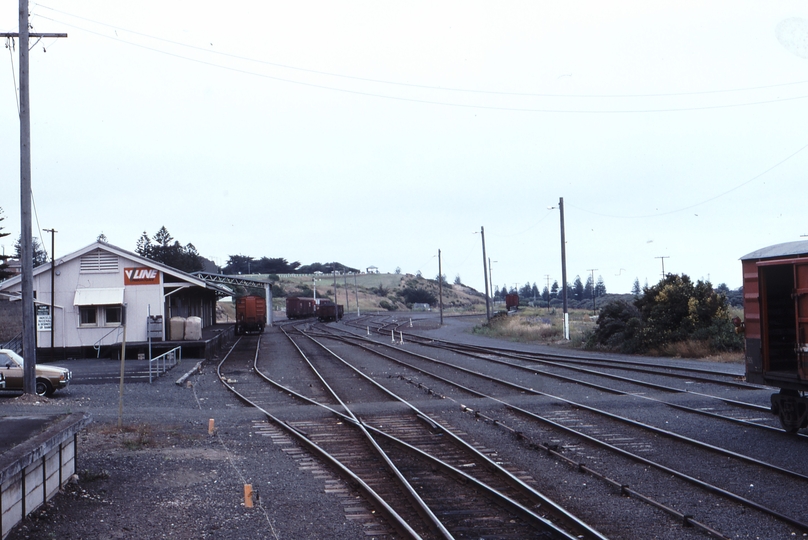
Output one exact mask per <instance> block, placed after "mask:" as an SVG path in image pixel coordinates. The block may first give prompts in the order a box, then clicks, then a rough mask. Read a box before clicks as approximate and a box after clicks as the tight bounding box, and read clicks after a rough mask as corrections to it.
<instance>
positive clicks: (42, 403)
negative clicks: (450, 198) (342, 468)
mask: <svg viewBox="0 0 808 540" xmlns="http://www.w3.org/2000/svg"><path fill="white" fill-rule="evenodd" d="M402 320H406V319H402ZM478 322H480V321H479V319H473V318H472V319H467V318H463V319H460V318H458V319H452V318H447V319H446V324H445V325H444V327H442V328H440V329H424V330H423V331H421V333H423V334H425V335H433V336H436V337H441V338H444V339H450V340H458V341H461V340H462V341H466V342H472V343H478V344H487V345H492V344H494V345H503V344H506V345H511V346H512V345H513V343H510V342H507V341H505V340H492V339H491V338H486V337H482V336H477V335H474V334H471V333H469V329H470V328H471V326H473V325H474V324H476V323H478ZM424 326H428V325H424ZM417 327H418V324H417V321H416V328H417ZM273 331H274V330H270V331H269V332H268V334H267V335H265V339H264V341H265V345H264V347H263V348H262V354H264V351H266V354H276V355H277V354H284V355H285V354H287V353H281V352H280V351H276V350H275V349H273V345H272V340H274V339H275V338H274V337H273V334H272V332H273ZM519 347H520V348H522V347H524V348H526V349H532V350H553V349H552V348H550V347H546V346H538V345H537V346H519ZM576 354H578V351H576ZM581 354H585V353H581ZM655 361H658V362H659V364H660V365H664V364H665V363H676V364H677V365H683V364H688V363H689V362H688V361H684V362H683V361H679V360H673V359H658V360H655ZM80 362H82V361H80V360H78V361H75V362H74V363H72V365H70V366H68V367H71V368H72V369H74V372H78V371H79V368H80V366H81V364H80ZM196 362H197V360H193V359H185V360H184V361H183V364H182V366H180V367H179V368H177V369H175V370H174V371H172V372H170V373H169V374H168V375H166V376H164V377H163V378H161V379H158V380H157V381H156V382H155V383H154V384H148V382H146V383H132V384H127V385H126V388H125V395H124V414H123V419H122V420H123V430H119V429H118V428H117V426H118V404H119V398H118V386H117V384H114V383H111V382H109V381H107V382H101V383H97V384H80V383H79V381H80V379H81V378H80V377H78V376H74V378H75V379H76V383H77V384H73V385H72V386H71V387H70V388H69V389H68V390H67V391H66V392H61V393H57V394H55V395H54V396H53V397H52V398H50V399H42V398H40V399H38V400H35V401H33V402H32V401H31V400H30V399H21V398H17V397H15V396H13V395H0V414H2V415H16V414H23V415H24V414H29V413H31V412H33V411H35V412H36V413H38V414H42V413H58V412H88V413H90V414H91V415H92V417H93V423H92V424H90V426H88V427H87V428H86V429H85V430H84V431H83V432H82V433H81V434H80V435H79V448H78V452H79V453H78V458H77V469H78V471H79V475H78V476H79V478H78V481H77V482H75V483H72V484H71V485H68V486H67V487H66V488H65V489H64V490H63V493H61V494H60V495H58V496H57V497H56V498H54V499H53V501H52V502H51V503H49V504H48V505H46V506H45V507H43V509H41V510H40V511H38V512H36V513H35V514H34V515H33V516H32V517H29V518H28V519H26V520H25V521H24V522H23V523H22V524H20V525H18V526H17V528H16V529H15V530H14V531H12V533H11V534H10V536H9V537H8V538H9V539H11V540H18V539H23V538H86V539H90V538H180V539H181V538H189V539H190V538H277V539H307V538H375V537H384V534H385V530H384V528H383V527H382V526H380V525H379V524H378V522H377V520H374V518H373V516H372V515H371V514H370V510H369V509H368V508H367V506H366V505H365V504H364V503H363V502H362V501H361V500H360V499H358V498H357V495H356V494H355V493H354V492H353V491H351V490H350V489H349V488H348V487H347V486H346V485H345V484H344V483H343V482H342V481H341V480H339V479H338V478H336V477H335V476H334V475H333V474H331V473H329V472H327V471H325V470H323V469H322V468H321V467H320V466H319V465H318V464H317V463H316V462H313V461H312V460H310V459H309V458H308V456H307V454H306V453H305V452H302V451H300V450H299V449H298V448H297V446H296V445H295V444H294V443H292V442H291V441H290V440H289V439H288V438H287V437H286V436H285V435H284V434H283V433H281V432H280V430H278V429H277V428H275V427H272V426H269V425H267V424H265V423H264V418H263V416H262V415H261V414H260V413H258V412H257V411H254V410H252V409H249V408H246V407H245V406H244V405H243V404H242V403H241V402H239V401H237V400H236V399H235V398H234V397H233V396H232V395H231V394H230V393H229V392H228V391H227V390H226V389H225V388H224V387H223V385H222V384H221V383H220V381H219V380H218V378H217V376H216V373H215V364H213V363H209V364H203V367H202V371H201V373H195V374H193V375H191V376H190V377H189V379H188V381H187V384H185V385H183V386H177V385H176V384H175V382H174V381H175V380H177V379H178V378H179V377H180V375H182V373H183V371H184V370H187V369H190V368H191V367H192V366H193V365H194V364H196ZM63 364H64V365H67V364H68V363H63ZM693 364H696V362H693ZM290 365H291V364H290ZM380 365H381V364H380ZM698 365H699V366H700V367H704V366H705V365H709V364H705V363H704V362H699V363H698ZM717 366H720V369H721V370H723V371H726V370H737V372H738V373H739V375H740V374H742V373H743V366H742V365H733V364H717ZM369 369H373V366H372V365H370V367H369ZM385 369H389V368H385ZM290 370H291V371H290V372H288V373H283V372H282V371H280V372H278V373H276V374H275V375H277V376H278V377H281V378H282V377H284V376H286V377H294V376H295V372H294V368H290ZM422 380H423V382H424V384H427V385H432V386H434V387H435V389H436V390H437V391H443V390H444V389H443V388H438V384H437V383H436V382H435V381H430V380H428V379H427V378H423V379H422ZM394 382H395V384H397V385H398V386H399V389H400V390H401V391H402V392H407V391H408V390H407V388H406V387H407V386H409V387H410V389H409V392H412V393H413V394H414V393H417V392H420V393H422V394H424V390H423V389H416V387H415V386H414V385H412V384H410V383H408V382H406V380H404V379H395V380H394ZM578 391H579V392H580V393H581V394H580V395H579V396H578V397H579V398H581V399H585V398H587V396H588V395H590V394H592V392H591V391H589V390H584V389H578ZM525 399H526V400H527V401H525V403H527V402H528V401H529V402H530V403H532V404H534V405H536V406H542V401H541V400H540V399H536V398H530V399H529V400H528V399H527V398H525ZM462 402H463V405H465V406H468V407H470V408H472V409H485V411H486V413H494V414H496V417H497V419H498V420H500V421H503V422H506V423H507V424H508V425H511V426H512V427H514V428H517V429H523V430H524V431H525V433H526V435H528V437H529V440H528V441H527V442H526V441H525V440H517V439H516V438H515V437H512V436H510V435H508V433H507V432H506V431H505V430H504V429H503V428H502V427H501V426H498V425H493V424H490V423H487V422H485V421H484V420H482V419H481V418H476V417H475V416H474V415H473V414H469V413H468V412H463V410H461V407H460V406H459V403H458V402H456V401H452V400H451V399H436V398H435V397H433V396H430V395H424V396H423V398H421V401H420V402H419V404H418V406H419V407H420V408H421V409H422V410H424V411H425V412H428V413H429V414H430V415H433V417H436V418H440V420H441V421H443V422H445V423H446V424H448V425H451V426H453V427H455V428H456V429H459V430H461V431H464V432H466V433H468V434H469V438H470V439H472V440H474V441H475V442H477V443H479V444H481V445H483V446H486V447H489V448H497V449H498V451H499V454H500V457H501V459H502V460H503V461H505V462H508V463H514V464H518V466H519V467H520V468H521V469H522V470H524V471H525V472H526V473H527V474H528V475H530V476H531V477H532V478H533V479H535V480H536V481H537V482H538V484H539V486H540V490H541V491H542V492H544V493H545V494H547V495H549V496H551V497H555V498H556V500H557V501H558V502H560V503H562V504H563V505H565V506H566V507H567V508H568V509H569V510H570V511H572V512H573V513H576V514H578V515H579V516H583V517H585V518H586V516H598V517H597V519H596V520H594V521H589V522H590V524H591V525H593V526H594V527H596V528H598V529H599V530H601V531H602V532H603V533H604V534H606V535H607V536H608V537H610V538H637V537H643V538H660V539H680V538H706V536H705V535H704V534H702V533H699V532H697V531H694V530H693V529H688V528H683V527H682V526H681V524H680V523H676V522H675V521H674V520H672V519H671V518H669V517H668V516H667V515H665V514H663V513H662V512H660V511H659V510H656V509H654V508H653V507H651V506H649V505H647V504H643V503H640V502H638V501H637V500H635V499H632V498H628V497H622V496H620V495H619V494H618V493H616V492H615V489H614V488H611V487H609V486H608V485H607V484H605V483H604V482H602V481H598V480H597V479H595V478H594V477H592V476H590V475H585V474H581V473H579V472H576V471H575V470H571V469H570V467H569V466H568V465H565V464H563V463H560V462H559V460H557V459H554V458H552V457H551V456H548V455H546V454H542V453H540V452H537V451H536V450H535V449H532V448H531V447H530V444H529V442H530V441H535V442H537V443H542V444H551V445H552V444H558V443H559V441H553V440H551V439H550V436H549V435H548V434H546V433H544V432H543V431H542V429H540V428H536V427H535V426H533V427H531V426H528V425H527V424H526V423H525V421H524V419H522V418H519V417H516V416H514V415H513V414H512V413H510V412H509V411H506V410H504V409H503V408H497V407H492V405H491V403H490V402H487V403H483V402H482V401H480V402H478V401H475V399H474V398H469V397H468V396H466V397H464V398H463V399H462ZM544 406H546V403H545V405H544ZM210 419H214V422H215V431H214V434H212V435H211V434H209V433H208V426H209V420H210ZM761 444H765V443H763V442H761ZM565 451H566V452H569V453H571V454H574V453H575V452H577V451H579V450H576V449H575V448H574V447H570V448H567V449H566V450H565ZM580 452H582V454H581V455H580V456H578V459H579V460H580V461H581V462H586V463H587V464H588V465H593V466H597V465H599V464H600V463H604V464H606V465H604V470H603V472H604V473H606V474H609V475H613V476H614V477H619V476H620V475H621V474H625V473H622V471H620V470H616V469H615V468H614V467H615V464H614V459H613V458H606V457H604V456H603V455H602V454H601V453H600V452H596V451H592V450H590V449H582V450H580ZM803 456H804V452H803ZM635 474H636V473H635ZM655 475H658V473H653V472H648V471H646V472H642V473H640V474H639V475H638V476H636V477H629V478H627V479H626V480H627V481H626V483H631V484H632V486H634V485H637V486H655V485H657V484H658V483H661V482H663V481H665V479H664V478H662V476H663V475H658V476H659V482H657V480H656V479H655V478H656V477H655ZM245 484H251V485H252V486H253V489H254V490H255V492H256V494H257V500H256V503H255V506H254V507H253V508H247V507H246V506H245V501H244V496H243V495H244V485H245ZM649 489H650V487H649ZM672 499H673V500H670V501H665V502H671V503H673V504H674V505H676V504H680V505H681V506H682V507H686V505H687V503H686V502H681V503H679V502H678V501H676V500H675V496H673V497H672ZM704 501H705V504H723V505H725V506H730V505H729V504H727V503H725V502H720V501H719V502H718V503H714V502H713V501H712V499H710V498H707V497H705V498H704ZM695 510H696V512H695V513H697V514H704V510H703V508H695ZM743 513H744V512H743V511H742V510H741V509H740V508H737V509H734V510H732V511H725V514H726V520H727V525H726V529H725V531H733V537H734V538H779V537H781V536H779V534H780V533H781V532H782V531H784V529H783V528H782V527H781V528H778V529H776V531H777V532H776V533H774V532H773V533H772V534H775V536H766V535H761V534H760V532H759V531H761V530H763V531H767V530H769V531H773V530H772V529H767V527H766V524H765V523H761V524H760V527H759V528H756V531H755V532H750V533H749V534H744V531H742V530H741V531H739V530H738V527H737V522H738V520H743V518H744V516H743V515H742V514H743ZM733 521H735V522H736V524H733V523H732V522H733ZM374 523H375V525H374ZM638 530H639V531H642V534H641V535H639V536H638V535H637V531H638ZM789 536H790V535H789ZM798 536H802V535H801V534H800V535H798ZM782 537H786V536H782ZM790 537H793V536H790Z"/></svg>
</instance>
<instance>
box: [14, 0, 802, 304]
mask: <svg viewBox="0 0 808 540" xmlns="http://www.w3.org/2000/svg"><path fill="white" fill-rule="evenodd" d="M17 11H18V10H17V2H3V3H2V4H0V32H16V31H17V30H18V28H17ZM30 11H31V18H30V22H31V24H32V25H33V31H34V32H66V33H67V34H68V38H66V39H56V38H50V39H44V40H42V41H40V42H38V43H37V44H36V45H34V46H32V48H31V54H30V74H31V82H30V84H31V97H30V100H31V107H30V110H31V132H32V140H31V155H32V191H33V201H34V207H35V216H34V232H33V234H34V236H37V237H40V238H41V239H43V244H44V245H45V246H46V247H47V248H50V234H49V233H45V232H42V233H40V231H41V230H42V229H46V228H55V229H56V230H57V231H58V232H57V233H56V255H57V258H58V256H59V254H60V253H62V254H66V253H69V252H72V251H75V250H77V249H80V248H82V247H84V246H86V245H88V244H90V243H92V242H93V241H95V239H96V238H97V237H98V236H99V235H100V234H101V233H103V234H104V235H105V236H106V237H107V239H108V241H109V242H110V243H111V244H114V245H116V246H119V247H121V248H124V249H129V250H132V251H134V249H135V245H136V242H137V240H138V238H139V237H140V235H141V234H142V233H143V232H144V231H145V232H147V234H149V235H150V236H151V235H153V234H154V233H155V232H157V230H158V229H159V228H160V227H161V226H165V227H166V228H167V229H168V230H169V232H170V233H171V234H172V236H173V237H174V238H175V239H176V240H178V241H179V242H180V243H181V244H187V243H193V244H194V246H196V248H197V250H198V251H199V252H200V254H202V255H203V256H205V257H208V258H210V259H212V260H214V261H215V262H217V263H218V264H219V265H224V264H225V263H226V262H227V259H228V257H229V256H230V255H249V256H253V257H256V258H260V257H262V256H266V257H283V258H286V259H287V260H289V261H299V262H300V263H302V264H310V263H313V262H331V261H339V262H341V263H343V264H346V265H348V266H352V267H355V268H361V269H364V268H366V267H369V266H376V267H378V268H379V270H380V271H381V272H393V271H395V269H396V268H400V269H401V271H402V272H405V273H416V272H418V271H420V272H422V274H423V275H424V276H426V277H434V276H436V275H437V274H438V256H437V254H438V250H440V251H441V262H442V268H443V273H444V274H446V275H447V278H448V279H449V281H450V282H451V281H453V280H454V279H455V277H456V276H460V279H461V281H462V282H463V283H465V284H467V285H470V286H472V287H474V288H476V289H478V290H483V289H484V278H483V260H484V259H483V254H482V238H481V234H480V231H481V228H484V230H485V248H486V256H487V258H488V259H490V261H491V264H490V269H491V272H492V281H493V282H494V284H495V285H496V286H498V287H502V286H508V287H512V286H522V285H524V284H525V283H526V282H529V283H531V284H532V283H536V284H537V285H538V286H539V289H541V288H543V287H544V286H545V285H546V284H547V283H548V280H549V283H550V284H552V283H553V282H554V281H558V282H559V283H560V282H561V237H560V227H561V223H560V213H559V210H558V206H559V200H560V199H561V198H563V201H564V225H565V234H566V261H567V278H568V281H569V282H572V281H573V280H574V279H575V276H580V277H581V279H582V281H584V282H585V281H586V278H587V276H590V275H594V277H595V279H596V280H597V279H598V277H602V279H603V281H604V284H605V286H606V289H607V292H610V293H627V292H629V291H630V290H631V288H632V285H633V284H634V281H635V279H637V280H639V282H640V284H641V285H645V284H646V283H647V284H650V285H653V284H655V283H656V282H657V281H658V280H659V279H660V277H661V275H662V266H663V264H664V270H665V272H666V273H670V272H672V273H678V274H681V273H684V274H687V275H689V276H691V278H693V279H704V280H707V279H709V280H710V281H711V282H712V283H713V284H715V285H717V284H720V283H726V284H727V285H728V286H729V287H730V288H733V289H734V288H737V287H740V285H741V277H742V275H741V265H740V262H739V258H740V257H742V256H743V255H745V254H747V253H750V252H752V251H755V250H757V249H759V248H762V247H765V246H769V245H772V244H777V243H781V242H790V241H795V240H800V238H801V237H802V236H804V235H808V223H806V219H805V210H804V208H805V202H804V197H803V196H802V194H803V193H804V192H805V189H806V186H808V183H806V181H805V176H806V171H808V131H806V129H805V127H806V120H807V119H808V3H806V2H804V1H782V2H765V1H744V0H732V1H723V0H716V1H712V2H695V1H676V2H672V1H671V2H666V1H660V2H639V1H637V2H634V1H618V2H608V3H606V2H596V1H574V0H573V1H570V2H549V1H543V0H531V1H525V2H520V1H510V2H508V1H506V2H473V1H465V0H464V1H440V2H433V1H430V2H419V1H409V2H389V1H366V2H334V1H329V2H325V1H300V2H276V1H267V0H262V1H253V0H244V1H242V2H239V3H237V4H233V3H229V2H209V1H201V2H200V1H196V2H187V1H183V0H175V1H171V2H165V1H160V2H156V1H151V0H141V1H139V2H122V1H110V0H103V1H101V0H71V1H69V2H68V1H64V0H46V2H45V3H44V4H40V3H36V2H32V3H31V4H30ZM32 43H33V41H32ZM17 44H18V43H17ZM17 44H15V45H17ZM7 45H8V43H7ZM0 63H4V64H5V66H1V65H0V125H2V126H4V129H3V130H2V131H0V186H2V190H0V207H2V209H3V216H4V217H5V220H4V221H2V222H0V226H2V227H3V231H2V232H8V233H11V234H10V235H9V236H8V237H5V238H2V239H0V245H2V247H3V249H4V250H5V253H6V254H10V253H13V249H14V248H13V245H14V241H15V239H16V238H17V237H18V235H19V232H20V193H19V169H20V165H19V144H20V143H19V116H18V109H17V91H16V88H17V86H15V85H18V83H19V74H18V72H17V70H18V67H19V63H18V58H17V52H16V46H15V47H13V48H11V49H9V48H7V50H6V52H5V54H4V55H3V56H2V58H0ZM486 262H487V261H486Z"/></svg>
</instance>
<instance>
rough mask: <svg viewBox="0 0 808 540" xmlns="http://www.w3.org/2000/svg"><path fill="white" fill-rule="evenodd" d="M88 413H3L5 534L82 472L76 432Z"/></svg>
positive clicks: (0, 521) (0, 534) (0, 496)
mask: <svg viewBox="0 0 808 540" xmlns="http://www.w3.org/2000/svg"><path fill="white" fill-rule="evenodd" d="M90 421H91V418H90V416H89V415H87V414H84V413H72V414H66V415H27V416H0V538H5V537H6V536H7V535H8V533H9V532H10V531H11V529H12V528H13V527H14V526H15V525H16V524H17V523H19V522H20V521H22V520H23V519H24V518H25V516H27V515H28V514H30V513H31V512H33V511H34V510H36V509H37V508H39V506H41V505H42V504H44V503H45V502H46V501H48V500H49V499H50V498H51V497H53V496H54V495H56V493H58V492H59V489H60V488H61V487H62V486H63V485H65V484H66V483H67V481H68V480H69V479H70V477H71V476H72V475H73V474H74V473H75V472H76V434H77V433H78V432H79V431H80V430H81V428H83V427H84V426H86V425H87V424H88V423H90Z"/></svg>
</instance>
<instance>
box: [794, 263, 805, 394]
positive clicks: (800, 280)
mask: <svg viewBox="0 0 808 540" xmlns="http://www.w3.org/2000/svg"><path fill="white" fill-rule="evenodd" d="M794 307H795V309H796V314H797V316H796V323H797V371H798V372H799V375H800V379H802V380H804V381H808V263H803V264H795V265H794Z"/></svg>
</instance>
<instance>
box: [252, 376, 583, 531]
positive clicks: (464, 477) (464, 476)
mask: <svg viewBox="0 0 808 540" xmlns="http://www.w3.org/2000/svg"><path fill="white" fill-rule="evenodd" d="M256 373H257V374H258V375H259V376H261V377H262V378H263V379H264V380H266V381H267V382H268V383H270V384H272V385H273V386H275V387H277V388H278V389H280V390H283V391H284V392H287V393H289V394H291V395H292V396H294V397H296V398H298V399H300V400H302V401H305V402H307V403H310V404H312V405H316V406H318V407H322V408H324V409H326V410H328V411H330V412H331V413H333V414H334V415H336V416H338V417H339V418H340V419H342V420H343V421H345V422H347V423H350V424H356V423H357V422H362V421H361V420H358V421H357V420H356V419H355V418H352V417H351V416H349V415H347V414H345V413H343V412H340V411H338V410H337V409H334V408H332V407H330V406H329V405H326V404H323V403H320V402H318V401H317V400H314V399H312V398H309V397H308V396H305V395H303V394H300V393H299V392H297V391H296V390H294V389H292V388H290V387H288V386H285V385H283V384H282V383H280V382H278V381H276V380H274V379H272V378H270V377H268V376H267V375H266V374H265V373H263V372H262V371H260V369H259V368H257V366H256ZM417 417H418V418H419V419H421V420H422V421H424V422H426V423H428V424H429V425H430V426H432V427H438V426H439V424H437V423H435V422H434V421H433V420H432V419H431V418H429V417H428V416H427V417H423V416H421V415H417ZM362 423H363V422H362ZM364 425H365V427H366V428H367V429H368V431H371V432H373V433H374V434H376V435H378V436H379V437H383V438H385V439H387V440H389V441H390V442H392V443H394V444H396V445H398V446H399V447H401V448H402V449H403V450H405V451H407V452H409V453H411V454H414V455H417V456H418V457H420V458H421V459H424V460H426V461H429V462H430V463H432V464H434V465H435V466H437V467H440V468H441V469H444V470H446V471H448V472H449V473H451V475H452V476H454V477H455V478H457V479H459V480H461V481H463V482H467V483H469V484H473V485H475V486H477V487H478V488H479V489H481V490H482V491H485V492H486V493H488V495H489V496H491V497H494V498H496V499H499V500H501V502H504V503H506V504H507V505H509V506H511V507H512V508H513V509H514V510H516V511H517V512H519V513H521V514H523V515H524V516H525V517H528V518H529V519H531V520H536V521H540V522H541V523H542V524H544V525H545V526H550V527H552V528H553V530H554V532H558V533H560V534H562V535H563V536H564V538H567V539H570V540H573V539H577V538H579V537H577V536H570V535H569V534H568V533H566V532H565V531H558V530H557V529H556V528H555V526H554V525H553V524H552V522H550V521H548V520H546V519H545V518H543V517H541V516H539V515H538V514H536V513H535V512H533V511H532V510H530V509H528V508H526V507H525V506H523V505H521V504H520V503H519V502H518V501H514V500H513V499H511V498H509V497H508V496H507V495H505V494H503V493H500V492H499V491H497V490H495V489H493V488H491V487H490V486H488V485H487V484H485V483H484V482H481V481H480V480H478V479H477V478H474V477H473V476H471V475H469V474H468V473H466V472H463V471H461V470H460V469H458V468H456V467H454V466H452V465H451V464H449V463H446V462H445V461H443V460H441V459H439V458H437V457H435V456H432V455H431V454H429V453H427V452H424V451H423V450H421V449H419V448H417V447H415V446H412V445H411V444H409V443H407V442H405V441H402V440H401V439H399V438H397V437H395V436H394V435H391V434H390V433H387V432H386V431H384V430H381V429H379V428H376V427H373V426H371V425H369V424H364Z"/></svg>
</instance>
